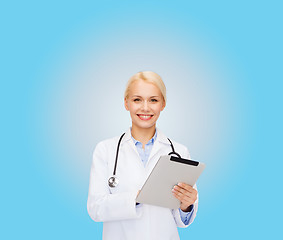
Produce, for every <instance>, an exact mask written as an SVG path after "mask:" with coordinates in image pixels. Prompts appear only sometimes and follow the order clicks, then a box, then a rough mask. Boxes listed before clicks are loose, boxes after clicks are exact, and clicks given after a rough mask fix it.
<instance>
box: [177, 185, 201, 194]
mask: <svg viewBox="0 0 283 240" xmlns="http://www.w3.org/2000/svg"><path fill="white" fill-rule="evenodd" d="M173 189H174V190H176V191H179V192H181V193H183V194H185V195H187V196H191V195H197V191H196V190H195V189H193V190H192V191H188V190H187V189H184V188H182V187H179V186H178V185H176V186H174V188H173Z"/></svg>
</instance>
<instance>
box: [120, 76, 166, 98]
mask: <svg viewBox="0 0 283 240" xmlns="http://www.w3.org/2000/svg"><path fill="white" fill-rule="evenodd" d="M137 80H143V81H145V82H147V83H152V84H154V85H155V86H156V87H158V88H159V90H160V92H161V94H162V97H163V100H164V103H165V104H166V100H167V99H166V87H165V84H164V82H163V80H162V78H161V77H160V76H159V75H158V74H157V73H155V72H151V71H143V72H138V73H136V74H135V75H133V76H132V77H131V78H130V79H129V81H128V82H127V85H126V90H125V93H124V98H125V99H127V98H128V96H129V92H130V87H131V85H132V84H133V83H134V82H135V81H137Z"/></svg>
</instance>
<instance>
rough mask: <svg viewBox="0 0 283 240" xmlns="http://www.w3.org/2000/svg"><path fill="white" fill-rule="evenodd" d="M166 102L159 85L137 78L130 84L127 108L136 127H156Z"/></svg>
mask: <svg viewBox="0 0 283 240" xmlns="http://www.w3.org/2000/svg"><path fill="white" fill-rule="evenodd" d="M164 107H165V103H164V100H163V97H162V94H161V92H160V90H159V88H158V87H156V86H155V85H154V84H152V83H146V82H144V81H143V80H137V81H135V82H134V83H132V84H131V86H130V91H129V95H128V98H127V99H125V108H126V109H127V110H128V111H129V112H130V115H131V118H132V125H133V127H135V128H143V129H144V128H151V127H154V128H155V124H156V121H157V119H158V117H159V115H160V112H161V111H162V110H163V109H164Z"/></svg>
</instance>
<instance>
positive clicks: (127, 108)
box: [124, 98, 129, 111]
mask: <svg viewBox="0 0 283 240" xmlns="http://www.w3.org/2000/svg"><path fill="white" fill-rule="evenodd" d="M124 105H125V108H126V110H127V111H129V107H128V100H127V99H126V98H124Z"/></svg>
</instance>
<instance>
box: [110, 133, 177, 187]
mask: <svg viewBox="0 0 283 240" xmlns="http://www.w3.org/2000/svg"><path fill="white" fill-rule="evenodd" d="M124 135H125V133H123V134H122V135H121V137H120V139H119V141H118V145H117V150H116V158H115V165H114V170H113V175H112V176H111V177H110V178H109V179H108V185H109V187H111V188H114V187H116V186H117V185H118V179H117V177H116V169H117V162H118V155H119V148H120V143H121V140H122V138H123V137H124ZM167 139H168V140H169V142H170V145H171V148H172V152H170V153H168V155H173V154H175V155H177V156H178V157H179V158H181V156H180V154H178V153H177V152H175V149H174V146H173V143H172V142H171V140H170V139H169V138H167Z"/></svg>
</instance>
